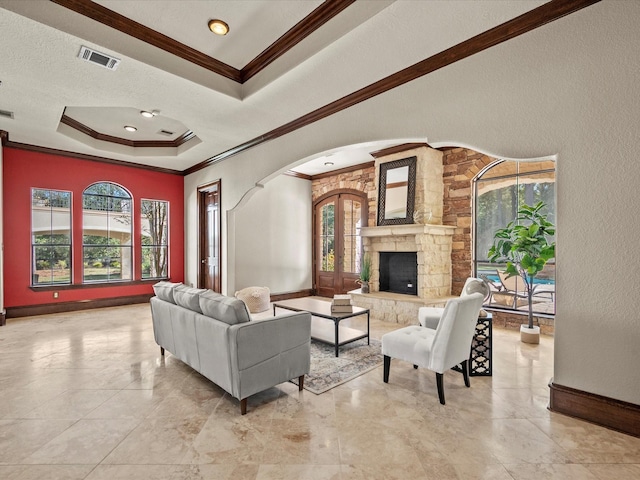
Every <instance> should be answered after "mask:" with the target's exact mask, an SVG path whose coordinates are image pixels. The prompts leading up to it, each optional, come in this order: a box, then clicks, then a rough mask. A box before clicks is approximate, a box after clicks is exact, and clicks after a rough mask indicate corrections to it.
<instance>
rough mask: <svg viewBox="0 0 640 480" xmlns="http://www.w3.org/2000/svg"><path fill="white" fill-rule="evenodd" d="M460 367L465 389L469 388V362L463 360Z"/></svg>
mask: <svg viewBox="0 0 640 480" xmlns="http://www.w3.org/2000/svg"><path fill="white" fill-rule="evenodd" d="M461 366H462V376H463V377H464V384H465V386H466V387H470V386H471V384H470V383H469V360H465V361H464V362H462V363H461Z"/></svg>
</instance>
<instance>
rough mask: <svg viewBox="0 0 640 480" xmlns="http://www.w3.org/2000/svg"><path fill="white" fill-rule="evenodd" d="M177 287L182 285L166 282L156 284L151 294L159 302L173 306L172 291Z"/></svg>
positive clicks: (174, 301)
mask: <svg viewBox="0 0 640 480" xmlns="http://www.w3.org/2000/svg"><path fill="white" fill-rule="evenodd" d="M178 285H182V283H180V282H177V283H173V282H167V281H162V282H158V283H156V284H155V285H154V286H153V292H154V293H155V294H156V297H158V298H159V299H160V300H164V301H165V302H169V303H173V304H175V303H176V300H175V299H174V298H173V289H174V288H176V287H177V286H178Z"/></svg>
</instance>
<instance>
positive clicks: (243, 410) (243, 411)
mask: <svg viewBox="0 0 640 480" xmlns="http://www.w3.org/2000/svg"><path fill="white" fill-rule="evenodd" d="M246 414H247V399H246V398H243V399H242V400H240V415H246Z"/></svg>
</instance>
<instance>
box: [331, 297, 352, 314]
mask: <svg viewBox="0 0 640 480" xmlns="http://www.w3.org/2000/svg"><path fill="white" fill-rule="evenodd" d="M331 313H353V307H352V306H351V296H350V295H334V296H333V300H332V301H331Z"/></svg>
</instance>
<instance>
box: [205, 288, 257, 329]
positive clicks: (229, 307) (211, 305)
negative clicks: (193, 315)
mask: <svg viewBox="0 0 640 480" xmlns="http://www.w3.org/2000/svg"><path fill="white" fill-rule="evenodd" d="M199 301H200V308H201V309H202V313H203V314H204V315H206V316H207V317H211V318H215V319H216V320H220V321H221V322H224V323H228V324H229V325H235V324H236V323H244V322H248V321H250V320H251V317H250V316H249V312H248V310H247V306H246V305H245V304H244V302H242V301H241V300H238V299H236V298H233V297H227V296H225V295H220V294H219V293H215V292H212V291H208V292H206V293H203V294H202V295H200V297H199Z"/></svg>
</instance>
